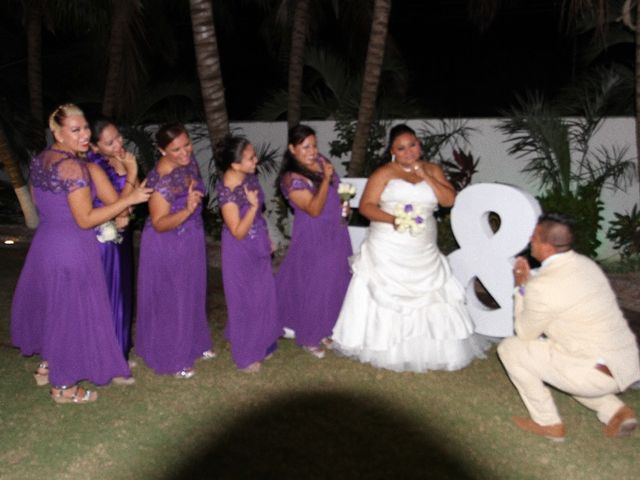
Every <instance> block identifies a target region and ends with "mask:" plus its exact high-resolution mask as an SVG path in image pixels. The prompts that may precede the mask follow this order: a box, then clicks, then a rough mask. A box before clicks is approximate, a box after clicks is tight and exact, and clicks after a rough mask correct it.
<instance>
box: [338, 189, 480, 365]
mask: <svg viewBox="0 0 640 480" xmlns="http://www.w3.org/2000/svg"><path fill="white" fill-rule="evenodd" d="M407 203H411V204H412V205H414V206H421V207H422V208H424V209H425V210H426V216H427V218H426V229H425V230H423V231H422V232H421V233H418V234H417V235H415V236H413V235H411V234H410V233H408V232H405V233H398V232H397V231H395V230H394V228H393V226H392V225H391V224H389V223H379V222H372V223H371V225H370V227H369V232H368V234H367V238H366V239H365V241H364V243H363V244H362V248H361V250H360V253H359V254H357V255H354V256H353V257H352V270H353V277H352V279H351V283H350V284H349V289H348V290H347V294H346V297H345V300H344V304H343V305H342V310H341V311H340V316H339V317H338V321H337V323H336V326H335V328H334V330H333V336H332V338H333V341H334V344H333V345H334V348H335V350H337V351H338V352H341V353H343V354H345V355H348V356H351V357H355V358H357V359H359V360H360V361H361V362H368V363H371V364H372V365H374V366H376V367H381V368H387V369H390V370H395V371H413V372H424V371H427V370H457V369H460V368H463V367H465V366H467V365H468V364H469V363H470V362H471V361H472V360H473V359H474V358H476V357H484V354H483V351H484V350H485V348H486V347H487V346H488V345H489V342H488V341H487V340H485V339H484V338H482V337H478V336H477V335H474V333H473V323H472V320H471V318H470V317H469V314H468V313H467V310H466V308H465V298H464V291H463V289H462V287H461V285H460V284H459V282H458V281H457V280H456V279H455V277H453V275H452V274H451V269H450V268H449V264H448V263H447V259H446V258H445V257H444V256H443V255H442V254H441V253H440V251H439V250H438V246H437V244H436V236H437V227H436V221H435V219H434V217H433V211H434V210H435V209H436V208H437V206H438V202H437V199H436V197H435V194H434V193H433V190H432V189H431V187H429V185H427V184H426V183H425V182H420V183H417V184H415V185H414V184H412V183H409V182H406V181H404V180H401V179H392V180H390V181H389V182H388V183H387V185H386V187H385V189H384V191H383V192H382V195H381V197H380V206H381V208H382V210H384V211H385V212H389V213H391V214H393V211H394V209H395V207H396V205H397V204H403V205H404V204H407Z"/></svg>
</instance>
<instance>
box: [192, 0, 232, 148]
mask: <svg viewBox="0 0 640 480" xmlns="http://www.w3.org/2000/svg"><path fill="white" fill-rule="evenodd" d="M189 3H190V6H191V23H192V29H193V44H194V46H195V51H196V64H197V66H198V78H199V79H200V90H201V92H202V103H203V105H204V113H205V118H206V120H207V129H208V130H209V138H210V140H211V144H212V145H213V144H214V142H216V141H217V140H219V139H221V138H222V137H224V136H225V135H226V134H228V133H229V117H228V115H227V107H226V104H225V100H224V85H223V83H222V71H221V69H220V55H219V53H218V41H217V39H216V30H215V26H214V23H213V8H212V5H211V0H189Z"/></svg>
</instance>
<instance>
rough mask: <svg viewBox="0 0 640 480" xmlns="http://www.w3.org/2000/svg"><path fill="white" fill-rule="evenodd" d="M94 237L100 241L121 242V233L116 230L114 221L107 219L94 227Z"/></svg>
mask: <svg viewBox="0 0 640 480" xmlns="http://www.w3.org/2000/svg"><path fill="white" fill-rule="evenodd" d="M95 231H96V238H97V239H98V241H99V242H100V243H107V242H113V243H122V235H121V234H120V232H119V231H118V228H117V227H116V222H114V221H113V220H109V221H108V222H104V223H102V224H100V225H98V226H97V227H96V228H95Z"/></svg>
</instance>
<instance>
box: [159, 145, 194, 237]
mask: <svg viewBox="0 0 640 480" xmlns="http://www.w3.org/2000/svg"><path fill="white" fill-rule="evenodd" d="M191 182H194V186H193V189H194V190H198V191H200V192H202V193H203V194H205V193H206V191H205V188H204V182H203V181H202V177H201V176H200V169H199V168H198V164H197V163H196V160H195V158H194V157H191V161H190V162H189V165H185V166H184V167H176V168H174V169H173V170H172V171H171V172H170V173H168V174H167V175H164V176H160V174H159V173H158V170H157V166H156V167H154V168H153V169H152V170H151V171H150V172H149V175H147V187H148V188H153V189H154V190H155V191H156V192H158V193H159V194H160V195H162V198H164V199H165V200H166V201H167V202H169V204H170V205H171V208H170V213H175V212H177V211H179V210H182V209H183V208H185V207H186V206H187V196H188V193H189V185H190V184H191ZM150 222H151V220H150V219H147V224H148V225H149V224H150ZM193 227H199V228H202V227H203V222H202V204H200V205H198V208H197V209H196V210H195V211H194V212H193V213H192V214H191V215H190V216H189V218H187V220H185V221H184V222H182V224H180V226H178V227H177V228H176V231H177V233H178V234H180V233H182V232H184V231H186V230H187V229H190V228H193Z"/></svg>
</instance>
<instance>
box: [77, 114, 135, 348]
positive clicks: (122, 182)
mask: <svg viewBox="0 0 640 480" xmlns="http://www.w3.org/2000/svg"><path fill="white" fill-rule="evenodd" d="M87 160H88V162H89V163H90V165H89V172H90V173H91V174H92V177H95V175H96V172H95V169H96V168H97V169H99V171H101V172H103V173H104V174H106V176H107V178H108V180H109V182H110V183H111V185H112V186H113V188H114V190H115V192H116V193H117V194H118V195H119V196H126V195H127V194H128V193H129V192H131V191H132V190H133V189H134V188H135V187H136V186H138V185H139V181H138V164H137V162H136V157H135V156H134V155H133V154H132V153H130V152H127V151H126V150H125V149H124V146H123V139H122V135H121V134H120V132H119V130H118V128H117V127H116V125H115V124H114V123H113V122H112V121H111V120H108V119H105V118H100V119H97V120H95V121H94V122H93V123H92V127H91V149H90V150H89V151H88V152H87ZM102 205H103V202H102V200H101V199H100V197H99V195H97V194H96V195H95V196H94V200H93V206H94V207H100V206H102ZM128 222H129V212H128V211H124V212H123V214H122V215H121V216H119V217H116V219H115V222H110V224H107V225H102V226H99V227H98V228H97V229H96V230H97V235H96V239H97V241H98V242H99V243H98V244H99V247H100V254H101V256H102V265H103V266H104V273H105V276H106V279H107V288H108V290H109V298H110V300H111V307H112V309H113V326H114V329H115V334H116V338H117V339H118V343H119V344H120V348H122V353H123V354H124V356H125V358H128V357H129V350H130V349H131V317H132V314H133V312H132V309H133V242H132V233H131V230H130V229H128V228H126V227H127V224H128ZM114 227H115V228H117V233H115V234H114V235H112V236H111V237H105V236H104V234H103V232H104V231H105V229H106V228H109V229H114Z"/></svg>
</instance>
